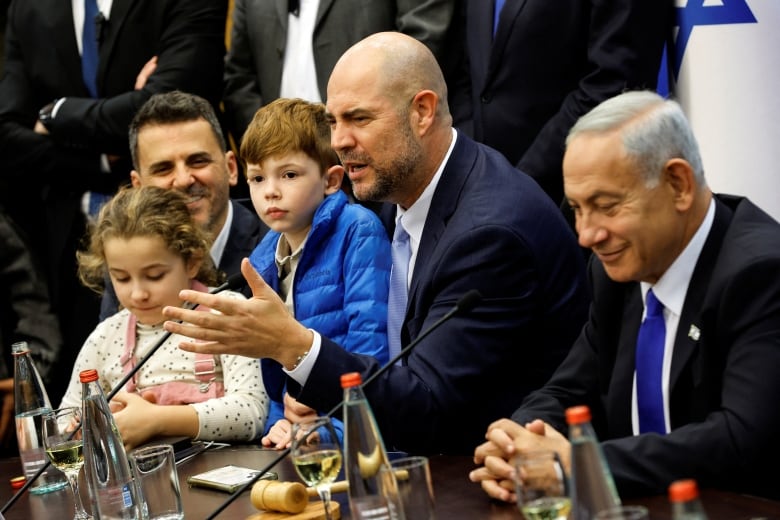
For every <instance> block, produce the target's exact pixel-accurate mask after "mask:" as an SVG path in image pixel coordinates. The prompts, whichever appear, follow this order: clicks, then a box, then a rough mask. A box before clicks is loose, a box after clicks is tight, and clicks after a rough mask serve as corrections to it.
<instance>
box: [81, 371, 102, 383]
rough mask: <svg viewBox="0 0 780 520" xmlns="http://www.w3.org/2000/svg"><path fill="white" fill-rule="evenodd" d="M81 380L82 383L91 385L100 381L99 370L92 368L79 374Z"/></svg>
mask: <svg viewBox="0 0 780 520" xmlns="http://www.w3.org/2000/svg"><path fill="white" fill-rule="evenodd" d="M79 379H80V380H81V382H82V383H91V382H92V381H97V380H98V373H97V370H95V369H94V368H90V369H89V370H82V371H81V372H79Z"/></svg>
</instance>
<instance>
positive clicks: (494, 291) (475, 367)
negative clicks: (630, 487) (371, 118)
mask: <svg viewBox="0 0 780 520" xmlns="http://www.w3.org/2000/svg"><path fill="white" fill-rule="evenodd" d="M389 209H390V210H392V211H389V213H392V214H394V207H391V208H389ZM386 216H390V215H389V214H388V215H386ZM392 222H393V220H392V218H390V223H392ZM391 226H392V224H391ZM389 231H390V234H391V235H392V231H393V230H392V229H390V230H389ZM585 284H586V282H585V275H584V265H583V261H582V257H581V255H580V253H579V250H578V247H577V244H576V242H575V240H574V236H573V234H572V232H571V230H570V229H569V227H568V225H567V224H566V222H565V221H564V220H563V218H562V217H561V215H560V212H559V211H558V209H557V207H556V206H555V205H554V204H553V203H552V202H551V201H550V200H549V198H548V197H547V196H545V195H544V193H543V192H542V191H541V190H540V189H539V187H538V186H537V185H536V183H534V182H533V181H531V180H530V179H529V178H528V177H527V176H525V175H523V174H521V173H520V172H518V171H517V170H516V169H515V168H513V167H512V165H511V164H509V163H508V162H507V161H506V159H505V158H504V157H502V156H501V154H499V153H498V152H496V151H495V150H492V149H490V148H488V147H486V146H483V145H480V144H477V143H475V142H474V141H472V140H471V139H469V138H468V137H466V136H464V135H459V136H458V140H457V143H456V145H455V148H454V150H453V152H452V155H451V156H450V159H449V161H448V162H447V164H446V166H445V168H444V171H443V174H442V177H441V179H440V181H439V184H438V186H437V188H436V191H435V193H434V195H433V199H432V202H431V207H430V211H429V213H428V217H427V219H426V222H425V228H424V231H423V235H422V240H421V244H420V248H419V251H418V254H417V260H416V264H415V268H414V273H413V275H412V281H411V287H410V293H409V303H408V308H407V313H406V317H405V321H404V324H403V331H402V336H401V343H402V345H407V344H409V343H410V342H411V341H413V340H414V339H415V338H417V337H418V336H419V335H420V334H421V332H423V331H425V330H426V329H427V328H428V327H430V326H431V324H432V323H434V322H435V321H436V320H438V319H439V318H441V317H442V316H443V315H444V314H445V313H447V312H448V311H449V310H451V309H452V307H453V305H454V304H455V303H456V301H458V299H459V298H460V297H461V296H463V295H464V294H465V293H466V292H468V291H469V290H471V289H477V290H479V291H480V292H481V293H482V296H483V299H482V301H481V302H480V303H479V304H478V305H477V306H476V307H475V308H474V309H473V310H471V311H470V312H467V313H463V314H462V315H458V316H456V317H454V318H453V319H451V320H450V321H448V322H447V323H445V324H444V325H442V326H441V327H440V328H438V329H437V330H436V331H434V332H432V333H431V334H430V335H428V336H427V337H426V338H425V339H423V340H422V341H421V342H420V344H419V345H418V346H417V347H416V348H415V349H414V350H413V351H412V353H411V354H410V355H409V356H408V357H407V358H406V359H405V360H404V363H403V365H404V366H394V367H391V368H390V370H389V371H388V372H386V373H385V374H383V375H382V376H381V377H379V378H378V379H377V380H376V381H374V382H373V383H372V384H371V385H369V386H368V387H367V388H366V389H365V390H366V395H367V397H368V400H369V402H370V403H371V406H372V407H373V410H374V413H375V415H376V418H377V421H378V423H379V426H380V429H381V431H382V435H383V437H384V440H385V443H386V445H387V446H388V448H391V447H392V448H398V449H402V450H405V451H412V452H428V453H442V452H443V453H459V454H466V453H473V450H474V446H476V445H477V444H478V443H479V442H480V441H481V440H483V439H484V435H485V430H486V429H487V426H488V424H489V423H490V422H491V421H493V420H495V419H498V418H500V417H502V416H506V415H507V414H509V413H511V411H512V410H514V409H515V408H516V407H517V405H518V404H519V402H520V400H521V399H522V397H523V396H524V395H526V394H527V393H528V392H530V391H531V390H533V389H535V388H538V387H540V386H541V385H542V384H544V382H545V381H546V380H547V379H548V377H549V376H550V374H551V373H552V372H553V370H554V369H555V368H556V367H557V366H558V364H559V363H560V362H561V360H562V359H563V357H564V356H565V355H566V353H567V352H568V349H569V348H570V346H571V343H572V342H573V341H574V339H575V338H576V336H577V334H578V333H579V331H580V329H581V327H582V323H583V322H584V319H585V313H586V307H587V302H588V296H587V291H586V287H585ZM378 368H379V366H378V364H377V362H376V361H375V360H374V359H373V358H370V357H366V356H359V355H353V354H349V353H347V352H346V351H344V349H343V348H341V347H339V346H338V345H335V344H333V343H332V342H331V341H329V340H328V339H327V338H323V342H322V351H321V352H320V355H319V357H318V358H317V361H316V363H315V365H314V369H313V371H312V373H311V374H310V377H309V379H308V381H307V382H306V385H305V386H304V388H303V391H302V392H301V393H300V395H299V399H300V400H301V401H302V402H304V403H306V404H308V405H309V406H312V407H314V408H316V409H318V410H329V409H330V408H331V407H333V406H334V405H336V404H337V403H338V402H339V401H340V400H341V397H342V395H341V392H342V391H341V388H340V386H339V376H340V375H341V374H343V373H346V372H353V371H358V372H361V373H362V374H363V379H364V380H365V379H366V378H367V377H368V375H370V374H371V373H372V372H375V371H376V370H377V369H378ZM291 388H292V385H291ZM293 395H295V394H293Z"/></svg>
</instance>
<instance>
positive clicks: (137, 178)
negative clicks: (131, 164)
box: [130, 170, 141, 188]
mask: <svg viewBox="0 0 780 520" xmlns="http://www.w3.org/2000/svg"><path fill="white" fill-rule="evenodd" d="M130 183H131V184H132V185H133V188H140V187H141V174H140V173H138V172H137V171H135V170H132V171H131V172H130Z"/></svg>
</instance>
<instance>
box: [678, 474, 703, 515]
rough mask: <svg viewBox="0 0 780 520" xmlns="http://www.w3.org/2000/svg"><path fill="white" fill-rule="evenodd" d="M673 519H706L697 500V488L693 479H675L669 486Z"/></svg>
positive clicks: (699, 501)
mask: <svg viewBox="0 0 780 520" xmlns="http://www.w3.org/2000/svg"><path fill="white" fill-rule="evenodd" d="M669 502H671V503H672V519H673V520H707V513H705V512H704V506H702V504H701V500H699V488H698V486H697V485H696V481H695V480H693V479H686V480H676V481H674V482H672V483H671V485H670V486H669Z"/></svg>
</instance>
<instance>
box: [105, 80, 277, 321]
mask: <svg viewBox="0 0 780 520" xmlns="http://www.w3.org/2000/svg"><path fill="white" fill-rule="evenodd" d="M129 140H130V150H131V152H132V157H133V164H134V165H135V166H134V169H133V171H132V172H131V173H130V178H131V182H132V184H133V186H150V185H151V186H157V187H159V188H166V189H174V190H178V191H180V192H182V193H184V194H186V195H187V196H188V199H189V204H188V205H187V207H188V208H189V210H190V212H191V213H192V215H193V220H194V221H195V222H196V223H197V224H199V225H201V226H202V227H203V229H205V230H206V232H207V234H208V236H209V238H210V239H211V240H212V241H213V242H212V246H211V258H212V260H214V264H215V265H216V266H217V267H218V268H219V270H220V271H222V272H224V273H225V274H227V275H232V274H235V273H238V271H239V269H240V267H241V260H242V259H243V258H245V257H248V256H249V255H250V253H252V251H253V250H254V248H255V246H256V245H257V244H258V243H259V242H260V239H261V238H262V237H263V236H264V235H265V233H266V231H268V226H266V225H265V224H264V223H263V222H262V221H261V220H260V219H259V218H258V217H257V215H256V214H255V213H254V212H253V211H250V210H249V209H248V208H246V207H245V206H244V205H243V204H241V203H238V202H236V201H231V200H230V198H229V195H230V187H231V186H235V185H236V183H237V182H238V166H237V164H236V156H235V154H233V152H232V151H230V150H228V149H227V144H226V142H225V138H224V136H223V134H222V130H221V128H220V126H219V121H218V120H217V115H216V113H215V112H214V109H213V108H212V106H211V104H209V102H208V101H206V100H205V99H203V98H201V97H198V96H195V95H193V94H187V93H185V92H180V91H173V92H166V93H164V94H155V95H154V96H152V97H151V98H149V101H147V102H146V103H144V105H143V106H142V107H141V109H140V110H139V111H138V113H137V114H136V115H135V117H134V118H133V121H132V123H131V124H130V136H129ZM118 306H119V301H118V300H117V297H116V294H115V293H114V288H113V285H112V284H111V283H110V282H109V281H107V283H106V289H105V291H104V293H103V301H102V302H101V312H100V318H101V320H103V319H105V318H107V317H108V316H110V315H112V314H114V313H116V312H117V311H118V310H119V308H118Z"/></svg>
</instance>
